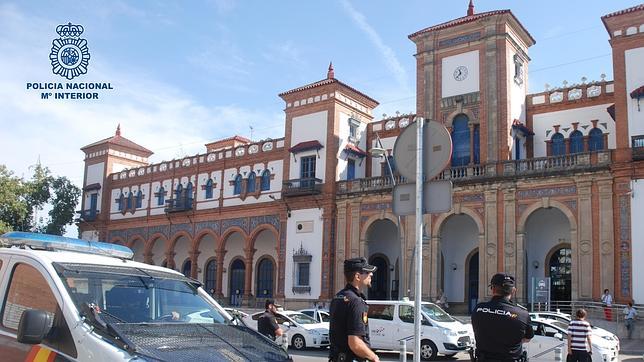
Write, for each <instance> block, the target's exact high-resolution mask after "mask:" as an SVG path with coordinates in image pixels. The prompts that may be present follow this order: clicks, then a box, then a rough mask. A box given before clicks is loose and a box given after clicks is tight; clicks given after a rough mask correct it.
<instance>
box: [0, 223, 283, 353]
mask: <svg viewBox="0 0 644 362" xmlns="http://www.w3.org/2000/svg"><path fill="white" fill-rule="evenodd" d="M132 257H133V253H132V250H130V249H129V248H126V247H123V246H120V245H115V244H106V243H99V242H88V241H84V240H78V239H70V238H65V237H60V236H52V235H43V234H34V233H24V232H10V233H6V234H4V235H2V236H0V295H1V296H2V299H1V305H0V311H1V312H0V314H1V315H0V356H1V357H0V359H2V360H3V361H98V362H102V361H105V362H108V361H109V362H112V361H132V362H133V361H151V360H153V361H177V360H191V361H225V360H240V361H260V360H261V361H266V360H270V361H289V360H291V359H290V357H289V356H288V354H287V353H286V352H284V351H283V350H282V349H280V348H279V346H277V345H275V344H274V343H273V342H272V341H270V340H268V339H267V338H265V337H263V336H261V335H260V334H259V333H257V332H255V331H253V330H251V329H249V328H248V327H244V326H241V325H238V324H236V322H235V321H234V320H233V319H232V318H231V317H230V316H229V315H228V313H226V312H225V311H224V310H223V309H222V308H221V306H219V305H218V304H217V302H215V301H214V300H213V299H212V298H211V297H210V296H209V295H208V293H206V292H205V291H204V290H203V289H202V288H201V286H200V284H199V282H197V281H195V280H192V279H189V278H186V277H185V276H183V275H182V274H181V273H179V272H176V271H174V270H170V269H166V268H161V267H156V266H152V265H147V264H143V263H138V262H134V261H132Z"/></svg>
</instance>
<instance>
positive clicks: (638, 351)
mask: <svg viewBox="0 0 644 362" xmlns="http://www.w3.org/2000/svg"><path fill="white" fill-rule="evenodd" d="M619 343H620V351H619V354H634V355H640V356H642V355H644V341H643V340H641V339H620V340H619Z"/></svg>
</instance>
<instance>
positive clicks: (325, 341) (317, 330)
mask: <svg viewBox="0 0 644 362" xmlns="http://www.w3.org/2000/svg"><path fill="white" fill-rule="evenodd" d="M262 314H264V312H258V313H255V314H253V315H251V316H249V317H246V318H244V319H243V320H244V322H245V323H246V325H248V326H249V327H250V328H253V329H255V330H257V320H258V319H259V317H260V316H261V315H262ZM275 317H276V319H277V324H279V325H282V326H286V328H284V329H285V330H286V331H287V333H288V338H289V346H290V347H293V348H295V349H298V350H299V349H304V348H307V347H315V348H325V347H328V346H329V324H328V323H326V324H324V323H318V322H317V321H316V320H315V319H313V318H311V317H309V316H307V315H306V314H303V313H300V312H296V311H288V310H287V311H278V312H277V314H276V316H275ZM285 322H288V323H287V324H285Z"/></svg>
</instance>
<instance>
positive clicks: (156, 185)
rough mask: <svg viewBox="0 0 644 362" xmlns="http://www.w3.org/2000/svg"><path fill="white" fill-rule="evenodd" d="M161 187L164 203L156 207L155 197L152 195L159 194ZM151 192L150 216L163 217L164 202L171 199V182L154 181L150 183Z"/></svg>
mask: <svg viewBox="0 0 644 362" xmlns="http://www.w3.org/2000/svg"><path fill="white" fill-rule="evenodd" d="M162 185H163V190H164V191H165V198H164V203H163V205H157V197H156V196H155V195H154V194H157V193H158V192H159V189H160V188H161V186H162ZM151 190H152V192H151V199H150V215H163V214H164V213H165V201H167V200H170V199H171V198H172V197H173V189H172V180H170V179H168V180H163V181H160V182H159V181H155V182H153V183H152V187H151Z"/></svg>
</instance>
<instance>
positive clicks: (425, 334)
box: [367, 300, 474, 360]
mask: <svg viewBox="0 0 644 362" xmlns="http://www.w3.org/2000/svg"><path fill="white" fill-rule="evenodd" d="M367 304H368V305H369V313H368V320H369V340H370V342H371V348H373V349H386V350H394V351H398V350H400V343H401V341H405V343H406V346H407V351H413V348H414V339H413V338H414V302H413V301H410V300H400V301H397V300H367ZM421 315H422V318H423V319H422V322H421V341H420V343H421V346H420V357H421V359H423V360H430V359H434V358H436V356H437V354H438V353H440V354H443V355H446V356H450V357H451V356H454V355H455V354H456V353H458V352H467V351H469V350H470V349H471V348H472V347H473V345H474V331H473V329H472V325H471V324H463V323H461V322H459V321H458V320H456V319H454V318H452V316H450V315H449V314H448V313H447V312H445V311H444V310H443V309H441V308H440V307H439V306H437V305H436V304H434V303H429V302H422V303H421Z"/></svg>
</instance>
